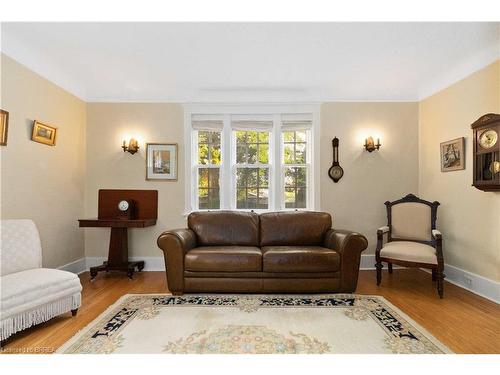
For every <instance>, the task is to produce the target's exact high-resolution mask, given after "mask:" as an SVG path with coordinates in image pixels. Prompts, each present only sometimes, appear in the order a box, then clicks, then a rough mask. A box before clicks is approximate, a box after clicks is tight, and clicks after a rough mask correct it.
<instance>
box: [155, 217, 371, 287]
mask: <svg viewBox="0 0 500 375" xmlns="http://www.w3.org/2000/svg"><path fill="white" fill-rule="evenodd" d="M331 227H332V218H331V216H330V214H328V213H325V212H304V211H292V212H289V211H287V212H271V213H264V214H261V215H258V214H256V213H253V212H237V211H213V212H193V213H191V214H190V215H189V217H188V228H189V229H176V230H170V231H166V232H164V233H162V234H161V235H160V236H159V237H158V246H159V247H160V249H162V250H163V254H164V257H165V266H166V272H167V282H168V288H169V290H170V291H171V292H172V293H173V294H174V295H180V294H183V293H187V292H222V293H226V292H234V293H262V292H264V293H283V292H286V293H308V292H310V293H320V292H346V293H350V292H353V291H354V290H356V285H357V282H358V271H359V261H360V256H361V252H362V251H363V250H365V249H366V247H367V245H368V242H367V240H366V238H365V237H364V236H363V235H361V234H358V233H355V232H350V231H346V230H334V229H331Z"/></svg>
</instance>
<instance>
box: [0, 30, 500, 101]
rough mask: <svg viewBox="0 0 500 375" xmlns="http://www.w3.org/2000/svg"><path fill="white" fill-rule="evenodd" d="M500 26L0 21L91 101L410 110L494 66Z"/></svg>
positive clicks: (5, 43)
mask: <svg viewBox="0 0 500 375" xmlns="http://www.w3.org/2000/svg"><path fill="white" fill-rule="evenodd" d="M499 25H500V24H499V23H3V24H2V26H1V41H2V44H1V49H2V51H3V52H4V53H5V54H7V55H8V56H10V57H12V58H14V59H15V60H17V61H19V62H21V63H22V64H24V65H26V66H27V67H29V68H31V69H32V70H34V71H35V72H37V73H39V74H40V75H42V76H44V77H46V78H48V79H49V80H51V81H53V82H55V83H56V84H58V85H59V86H61V87H63V88H65V89H66V90H68V91H70V92H72V93H73V94H75V95H76V96H78V97H80V98H82V99H84V100H87V101H142V102H152V101H173V102H217V101H224V102H233V101H236V102H237V101H259V102H266V101H281V102H287V101H301V102H306V101H329V100H343V101H358V100H360V101H363V100H376V101H386V100H396V101H413V100H419V99H422V98H423V97H426V96H428V95H430V94H432V93H434V92H436V91H438V90H439V89H442V88H444V87H446V86H448V85H450V84H451V83H453V82H456V81H457V80H459V79H461V78H463V77H465V76H467V75H469V74H470V73H472V72H474V71H476V70H478V69H480V68H482V67H484V66H486V65H487V64H489V63H491V62H492V61H494V60H496V59H497V58H498V57H499V52H500V41H499V37H500V27H499Z"/></svg>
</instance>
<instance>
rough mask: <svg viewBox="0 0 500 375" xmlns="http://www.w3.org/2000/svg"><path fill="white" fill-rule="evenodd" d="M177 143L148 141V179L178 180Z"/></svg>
mask: <svg viewBox="0 0 500 375" xmlns="http://www.w3.org/2000/svg"><path fill="white" fill-rule="evenodd" d="M178 166H179V157H178V145H177V143H146V180H147V181H177V179H178V177H177V176H178Z"/></svg>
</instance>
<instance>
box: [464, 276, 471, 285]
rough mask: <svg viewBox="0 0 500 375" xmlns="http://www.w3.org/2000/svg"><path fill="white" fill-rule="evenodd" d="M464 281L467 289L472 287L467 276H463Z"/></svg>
mask: <svg viewBox="0 0 500 375" xmlns="http://www.w3.org/2000/svg"><path fill="white" fill-rule="evenodd" d="M464 280H465V285H467V286H468V287H471V286H472V278H470V277H469V276H467V275H465V276H464Z"/></svg>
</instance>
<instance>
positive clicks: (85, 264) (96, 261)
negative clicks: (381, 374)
mask: <svg viewBox="0 0 500 375" xmlns="http://www.w3.org/2000/svg"><path fill="white" fill-rule="evenodd" d="M106 259H107V258H105V257H86V258H81V259H78V260H75V261H74V262H71V263H68V264H65V265H64V266H61V267H59V269H61V270H65V271H69V272H73V273H77V274H79V273H82V272H84V271H88V270H89V268H90V267H92V266H98V265H100V264H102V262H104V261H105V260H106ZM130 260H132V261H134V260H143V261H144V262H145V267H144V271H165V262H164V260H163V257H131V258H130ZM397 268H404V267H399V266H396V265H394V269H397ZM359 269H360V270H374V269H375V254H363V255H361V261H360V266H359ZM424 271H426V272H430V271H429V270H424ZM444 273H445V274H446V280H447V281H449V282H450V283H452V284H455V285H457V286H459V287H461V288H464V289H466V290H468V291H470V292H472V293H475V294H477V295H479V296H481V297H484V298H487V299H489V300H491V301H493V302H496V303H500V283H499V282H497V281H493V280H490V279H487V278H486V277H483V276H479V275H476V274H474V273H472V272H467V271H464V270H462V269H460V268H458V267H454V266H450V265H445V267H444Z"/></svg>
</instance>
